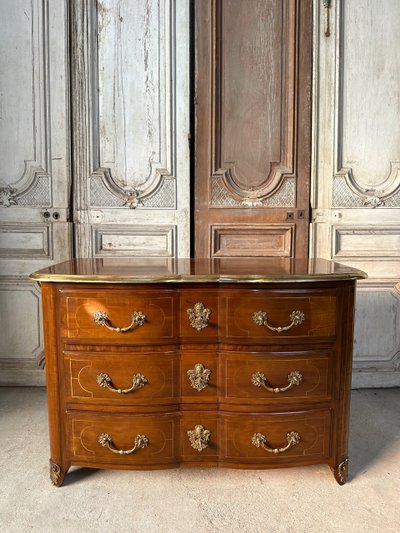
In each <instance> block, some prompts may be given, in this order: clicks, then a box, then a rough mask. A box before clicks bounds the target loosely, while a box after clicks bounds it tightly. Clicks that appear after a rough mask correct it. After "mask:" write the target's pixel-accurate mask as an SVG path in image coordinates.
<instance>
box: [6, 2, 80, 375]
mask: <svg viewBox="0 0 400 533" xmlns="http://www.w3.org/2000/svg"><path fill="white" fill-rule="evenodd" d="M67 21H68V17H67V16H66V3H65V1H64V0H51V1H49V0H43V1H42V0H20V1H18V2H13V1H11V0H2V1H1V17H0V72H1V77H0V383H6V384H8V385H12V384H14V383H15V384H22V385H29V384H43V383H44V372H43V371H42V370H41V369H40V368H39V367H38V364H37V361H38V360H40V359H42V357H43V335H42V325H41V312H40V291H39V289H38V287H37V286H36V285H35V284H34V283H32V282H30V281H28V279H27V277H28V275H29V274H30V273H31V272H33V271H34V270H37V269H39V268H42V267H45V266H48V265H49V264H51V263H58V262H60V261H63V260H65V259H68V258H69V257H70V253H71V246H70V228H69V223H68V222H67V212H68V211H67V209H68V201H69V185H70V174H69V163H68V162H69V141H68V135H69V127H68V116H69V112H68V89H67V88H68V69H67V60H66V58H67V54H66V43H67V32H66V24H67ZM45 212H48V213H49V215H50V217H49V218H45V217H44V213H45ZM54 213H57V214H58V217H57V214H56V217H57V218H55V217H54V216H53V214H54Z"/></svg>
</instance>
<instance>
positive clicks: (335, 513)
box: [0, 388, 400, 533]
mask: <svg viewBox="0 0 400 533" xmlns="http://www.w3.org/2000/svg"><path fill="white" fill-rule="evenodd" d="M46 416H47V411H46V397H45V391H44V390H43V389H40V388H35V389H34V388H32V389H29V388H15V389H13V388H2V389H0V428H1V430H0V449H1V454H0V532H7V533H14V532H18V533H19V532H25V531H29V532H40V533H47V532H49V533H53V532H54V533H55V532H62V533H70V532H71V533H77V532H78V533H90V532H98V531H107V533H114V532H118V533H119V532H129V533H136V532H140V533H142V532H143V533H144V532H146V533H152V532H157V533H163V532H165V533H179V532H182V533H186V532H188V533H189V532H192V531H193V532H201V533H208V532H210V533H214V532H224V533H230V532H240V533H247V532H249V533H250V532H251V533H269V532H273V533H275V532H284V533H286V532H293V533H294V532H296V533H301V532H307V533H312V532H318V533H320V532H324V533H329V532H346V533H347V532H351V533H358V532H360V533H361V532H363V533H364V532H371V533H372V532H379V533H387V532H393V533H398V532H399V531H400V389H375V390H372V389H370V390H356V391H353V395H352V417H351V426H350V431H351V432H350V469H349V475H350V482H349V483H348V484H347V485H345V486H344V487H340V486H339V485H337V483H336V481H335V480H334V478H333V475H332V474H331V471H330V469H329V468H328V467H327V466H313V467H303V468H295V469H281V470H269V471H255V470H251V471H241V470H225V469H181V470H166V471H165V470H164V471H154V472H132V471H130V472H124V471H110V470H108V471H107V470H91V469H82V468H73V469H71V471H70V473H69V474H68V476H67V479H66V481H65V484H64V485H63V487H61V488H58V489H57V488H55V487H53V486H52V485H51V484H50V481H49V478H48V476H49V472H48V456H49V452H48V439H47V419H46Z"/></svg>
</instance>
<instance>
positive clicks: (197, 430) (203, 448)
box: [180, 411, 219, 466]
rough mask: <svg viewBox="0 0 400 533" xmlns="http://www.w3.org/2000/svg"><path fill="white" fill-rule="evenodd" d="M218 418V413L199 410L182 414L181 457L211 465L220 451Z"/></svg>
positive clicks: (184, 460)
mask: <svg viewBox="0 0 400 533" xmlns="http://www.w3.org/2000/svg"><path fill="white" fill-rule="evenodd" d="M218 441H219V434H218V420H217V415H216V413H207V412H204V411H197V412H193V411H191V412H190V413H187V414H186V413H185V414H182V418H181V431H180V442H181V459H182V461H183V462H186V463H201V464H202V465H209V466H210V465H211V464H212V463H215V464H216V463H217V461H218V453H219V446H218Z"/></svg>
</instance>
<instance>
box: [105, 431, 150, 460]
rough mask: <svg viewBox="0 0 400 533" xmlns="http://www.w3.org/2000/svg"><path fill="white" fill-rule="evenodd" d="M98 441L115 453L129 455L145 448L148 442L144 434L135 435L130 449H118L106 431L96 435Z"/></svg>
mask: <svg viewBox="0 0 400 533" xmlns="http://www.w3.org/2000/svg"><path fill="white" fill-rule="evenodd" d="M97 440H98V442H99V444H101V445H102V446H104V447H105V448H108V449H109V450H110V451H111V452H113V453H117V454H119V455H130V454H131V453H133V452H135V451H136V450H138V449H140V448H146V446H147V445H148V444H149V439H148V438H147V437H146V436H145V435H136V437H135V440H134V446H133V448H131V449H130V450H119V449H118V448H116V447H115V446H114V444H113V441H112V438H111V437H110V435H109V434H108V433H101V435H99V436H98V439H97Z"/></svg>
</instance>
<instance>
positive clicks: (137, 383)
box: [96, 372, 147, 394]
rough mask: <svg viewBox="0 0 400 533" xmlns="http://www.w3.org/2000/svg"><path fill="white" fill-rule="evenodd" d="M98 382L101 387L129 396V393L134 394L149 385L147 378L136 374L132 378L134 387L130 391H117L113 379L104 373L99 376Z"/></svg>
mask: <svg viewBox="0 0 400 533" xmlns="http://www.w3.org/2000/svg"><path fill="white" fill-rule="evenodd" d="M96 381H97V384H98V386H99V387H104V388H107V389H108V390H110V391H112V392H116V393H117V394H128V393H129V392H134V391H135V390H138V389H141V388H142V387H144V386H145V385H146V383H147V378H146V377H145V376H144V375H143V374H139V373H138V374H134V375H133V376H132V387H130V388H129V389H116V388H115V387H114V386H113V384H112V379H111V377H110V376H109V375H108V374H106V373H104V372H101V373H100V374H97V377H96Z"/></svg>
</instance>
